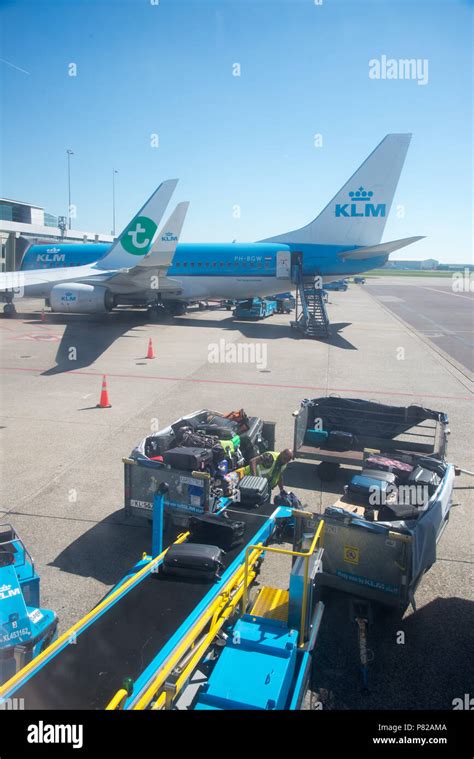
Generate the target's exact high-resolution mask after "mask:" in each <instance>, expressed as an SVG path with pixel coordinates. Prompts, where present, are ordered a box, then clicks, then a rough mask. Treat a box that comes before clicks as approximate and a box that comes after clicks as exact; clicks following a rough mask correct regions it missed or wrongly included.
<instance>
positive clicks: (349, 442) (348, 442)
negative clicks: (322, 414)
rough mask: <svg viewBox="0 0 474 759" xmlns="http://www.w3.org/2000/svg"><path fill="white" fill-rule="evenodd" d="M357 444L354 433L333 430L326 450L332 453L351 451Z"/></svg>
mask: <svg viewBox="0 0 474 759" xmlns="http://www.w3.org/2000/svg"><path fill="white" fill-rule="evenodd" d="M354 444H355V438H354V435H353V434H352V432H343V431H342V430H332V431H331V432H330V433H329V435H328V439H327V443H326V445H325V446H324V447H325V448H330V449H331V450H332V451H350V450H352V449H353V447H354Z"/></svg>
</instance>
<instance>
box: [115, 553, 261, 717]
mask: <svg viewBox="0 0 474 759" xmlns="http://www.w3.org/2000/svg"><path fill="white" fill-rule="evenodd" d="M259 555H260V553H259V551H258V550H255V551H254V552H253V553H252V555H251V556H249V557H248V564H249V571H248V573H247V581H248V582H252V581H253V580H254V579H255V577H256V572H255V570H254V569H253V567H254V565H255V563H256V562H257V559H258V557H259ZM243 591H244V568H243V566H240V567H238V568H237V569H236V571H235V572H234V574H233V575H232V577H230V578H229V580H228V581H227V583H226V584H225V585H224V586H223V588H222V591H221V592H220V593H219V595H218V596H217V598H216V599H214V601H213V603H212V604H211V605H210V606H209V607H208V608H207V609H206V610H205V612H204V613H203V614H202V615H201V617H200V618H199V619H198V620H197V621H196V622H195V624H194V625H193V626H192V628H191V629H190V630H189V632H188V633H187V634H186V635H185V637H184V638H183V640H182V641H181V643H180V644H179V646H177V648H175V649H174V651H173V652H172V653H171V654H170V656H169V657H168V659H167V660H166V661H165V662H164V664H163V665H162V667H161V669H160V671H159V673H158V674H157V675H156V676H155V678H154V679H153V681H152V683H151V684H150V685H149V686H148V688H147V689H146V690H145V691H144V693H143V694H142V695H141V696H140V698H139V699H138V701H137V702H136V704H134V705H133V707H132V708H133V709H134V710H142V709H146V708H147V707H148V706H149V705H150V704H151V703H152V702H154V703H153V706H152V707H151V708H152V709H153V710H159V709H167V708H169V707H170V706H171V704H172V702H173V701H174V699H175V698H176V696H177V695H178V693H179V692H180V691H181V690H182V688H183V686H184V685H185V684H186V682H187V681H188V680H189V677H190V676H191V674H192V672H193V671H194V669H195V668H196V667H197V665H198V664H199V662H200V660H201V659H202V657H203V655H204V654H205V652H206V650H207V649H208V648H209V646H210V645H211V643H212V641H213V640H214V638H215V637H216V635H217V634H218V632H219V630H220V629H221V628H222V626H223V625H224V622H225V621H226V620H227V619H228V618H229V616H230V615H231V613H232V612H233V611H234V609H235V608H236V607H237V605H238V604H239V602H240V601H241V599H242V594H243ZM208 623H209V624H210V627H209V629H208V630H207V631H206V632H205V633H204V635H203V637H202V638H201V640H200V641H199V642H197V639H198V637H199V635H200V634H201V633H202V632H203V631H204V629H205V627H206V625H207V624H208ZM191 652H192V655H191V657H190V658H188V659H187V661H186V663H185V664H184V666H183V669H182V671H181V672H178V676H177V679H176V681H175V683H174V686H173V691H172V692H171V691H169V690H166V680H167V679H168V677H169V675H170V674H171V673H172V672H173V671H174V670H176V669H177V668H178V666H179V664H180V662H182V661H183V659H185V657H186V656H189V654H190V653H191ZM123 690H124V689H121V690H119V691H117V693H116V694H115V695H114V696H113V698H112V699H111V701H110V702H109V704H108V705H107V707H106V709H107V710H112V709H123V707H124V704H125V701H126V697H124V696H123Z"/></svg>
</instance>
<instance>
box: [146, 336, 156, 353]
mask: <svg viewBox="0 0 474 759" xmlns="http://www.w3.org/2000/svg"><path fill="white" fill-rule="evenodd" d="M146 357H147V358H155V354H154V353H153V343H152V342H151V337H150V339H149V340H148V350H147V352H146Z"/></svg>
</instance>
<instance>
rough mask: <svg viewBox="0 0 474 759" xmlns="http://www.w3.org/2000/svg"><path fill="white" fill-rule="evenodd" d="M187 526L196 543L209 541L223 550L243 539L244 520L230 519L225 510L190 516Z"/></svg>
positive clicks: (227, 549)
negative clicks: (217, 513) (218, 513)
mask: <svg viewBox="0 0 474 759" xmlns="http://www.w3.org/2000/svg"><path fill="white" fill-rule="evenodd" d="M189 527H190V530H191V535H192V538H193V540H196V542H197V543H210V544H212V545H216V546H219V548H222V550H224V551H229V550H230V549H231V548H233V547H234V546H237V545H239V543H242V541H243V539H244V531H245V522H241V521H239V520H237V519H230V518H229V517H228V516H226V515H225V512H224V513H223V514H220V515H216V514H203V515H201V516H196V517H191V519H190V520H189Z"/></svg>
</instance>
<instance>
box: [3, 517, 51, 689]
mask: <svg viewBox="0 0 474 759" xmlns="http://www.w3.org/2000/svg"><path fill="white" fill-rule="evenodd" d="M57 624H58V620H57V617H56V614H55V613H54V612H53V611H50V610H48V609H43V608H41V607H40V578H39V576H38V574H37V572H36V571H35V565H34V561H33V559H32V558H31V555H30V554H29V552H28V550H27V548H26V547H25V545H24V543H23V541H22V539H21V538H20V536H19V535H18V533H17V532H15V530H14V529H13V527H12V526H11V525H10V524H1V525H0V684H1V683H3V682H5V681H6V680H8V679H9V678H10V677H12V675H14V674H15V672H16V671H17V670H19V669H21V668H22V667H24V666H25V665H26V664H28V662H30V661H31V660H32V659H33V658H34V657H35V656H37V655H38V654H39V653H41V651H43V650H44V649H45V648H47V647H48V645H49V644H50V643H51V642H52V641H53V640H54V639H55V637H56V631H57Z"/></svg>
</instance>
